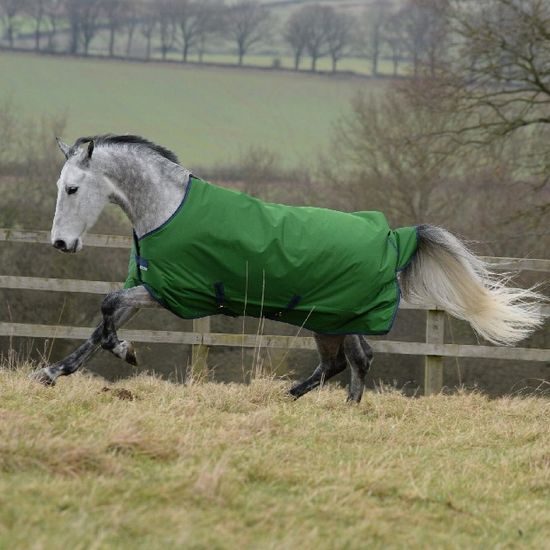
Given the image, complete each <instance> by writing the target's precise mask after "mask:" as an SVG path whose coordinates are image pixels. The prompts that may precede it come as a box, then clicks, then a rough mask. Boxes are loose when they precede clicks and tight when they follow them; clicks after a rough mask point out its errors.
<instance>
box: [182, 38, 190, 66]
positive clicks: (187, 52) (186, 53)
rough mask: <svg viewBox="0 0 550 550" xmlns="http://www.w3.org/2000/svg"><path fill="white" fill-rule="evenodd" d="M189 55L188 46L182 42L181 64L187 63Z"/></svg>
mask: <svg viewBox="0 0 550 550" xmlns="http://www.w3.org/2000/svg"><path fill="white" fill-rule="evenodd" d="M188 55H189V44H188V43H187V42H184V44H183V50H182V54H181V60H182V62H183V63H187V56H188Z"/></svg>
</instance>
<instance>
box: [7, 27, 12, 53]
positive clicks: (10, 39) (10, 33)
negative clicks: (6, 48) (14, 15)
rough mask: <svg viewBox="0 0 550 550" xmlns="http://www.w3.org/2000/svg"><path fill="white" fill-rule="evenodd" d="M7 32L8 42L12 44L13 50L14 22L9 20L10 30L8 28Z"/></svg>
mask: <svg viewBox="0 0 550 550" xmlns="http://www.w3.org/2000/svg"><path fill="white" fill-rule="evenodd" d="M7 33H8V43H9V45H10V49H12V50H13V24H12V22H11V21H10V22H8V30H7Z"/></svg>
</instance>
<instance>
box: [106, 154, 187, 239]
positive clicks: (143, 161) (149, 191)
mask: <svg viewBox="0 0 550 550" xmlns="http://www.w3.org/2000/svg"><path fill="white" fill-rule="evenodd" d="M115 155H116V154H112V155H111V158H110V159H109V160H110V162H109V163H106V165H105V169H106V175H107V176H108V177H109V178H110V179H111V180H112V182H113V185H114V186H115V188H116V190H117V193H116V195H115V197H114V202H116V203H117V204H118V205H119V206H120V207H121V208H122V209H123V210H124V212H125V213H126V215H127V216H128V218H129V219H130V221H131V222H132V225H133V227H134V231H135V232H136V234H137V236H138V237H141V236H143V235H145V234H146V233H148V232H149V231H152V230H153V229H156V228H157V227H159V226H160V225H162V224H163V223H164V222H165V221H166V220H168V219H169V218H170V216H172V214H174V212H175V211H176V210H177V208H178V206H179V205H180V203H181V201H182V200H183V197H184V195H185V191H186V189H187V185H188V180H189V174H190V172H189V171H188V170H186V169H185V168H182V167H181V166H179V165H177V164H174V163H172V162H170V161H169V160H167V159H164V158H163V157H160V156H159V155H149V154H145V155H140V154H136V153H132V154H125V155H123V156H122V155H116V156H115Z"/></svg>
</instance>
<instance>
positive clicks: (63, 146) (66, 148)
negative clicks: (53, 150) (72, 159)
mask: <svg viewBox="0 0 550 550" xmlns="http://www.w3.org/2000/svg"><path fill="white" fill-rule="evenodd" d="M55 141H57V145H59V148H60V149H61V152H62V153H63V154H64V155H65V158H66V159H68V158H69V156H70V152H71V147H70V145H67V144H66V143H63V142H62V141H61V140H60V139H59V138H58V137H56V138H55Z"/></svg>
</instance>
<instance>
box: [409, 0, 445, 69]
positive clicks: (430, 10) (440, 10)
mask: <svg viewBox="0 0 550 550" xmlns="http://www.w3.org/2000/svg"><path fill="white" fill-rule="evenodd" d="M447 7H448V2H447V0H409V2H408V4H407V5H406V6H405V7H404V8H403V9H402V10H401V11H400V12H399V14H398V17H399V18H400V19H401V26H402V27H401V28H402V32H403V38H404V40H403V44H404V46H405V48H406V49H407V52H408V54H409V56H410V58H411V59H412V64H413V74H414V76H415V77H416V76H418V75H419V73H420V71H421V68H422V67H428V68H429V70H430V72H431V74H432V75H434V74H435V71H436V64H437V60H438V58H440V57H441V55H442V53H443V50H444V47H445V38H446V36H447V18H446V12H447Z"/></svg>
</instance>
